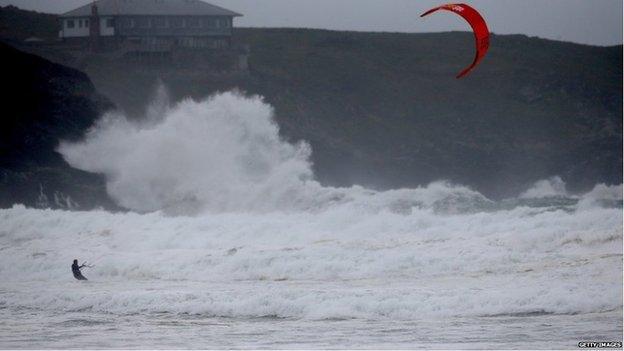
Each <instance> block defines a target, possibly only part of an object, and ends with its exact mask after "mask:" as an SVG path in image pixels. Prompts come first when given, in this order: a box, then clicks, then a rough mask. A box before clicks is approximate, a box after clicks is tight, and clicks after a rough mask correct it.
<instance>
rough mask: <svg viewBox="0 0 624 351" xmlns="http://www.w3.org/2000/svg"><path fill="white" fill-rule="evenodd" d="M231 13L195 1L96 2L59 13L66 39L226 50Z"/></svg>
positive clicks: (230, 33) (113, 0)
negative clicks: (223, 48) (221, 48)
mask: <svg viewBox="0 0 624 351" xmlns="http://www.w3.org/2000/svg"><path fill="white" fill-rule="evenodd" d="M238 16H242V15H241V14H238V13H236V12H233V11H230V10H227V9H224V8H221V7H218V6H215V5H211V4H208V3H205V2H203V1H200V0H97V1H94V2H93V3H91V4H88V5H85V6H82V7H79V8H77V9H75V10H72V11H69V12H67V13H64V14H62V15H61V22H62V29H61V31H60V33H59V36H60V37H61V38H62V39H64V40H67V41H76V40H78V41H80V40H83V41H84V40H90V41H91V42H92V43H97V42H115V43H119V42H124V41H127V42H132V43H141V44H146V45H151V46H170V45H179V46H183V47H207V48H219V47H224V46H228V45H229V43H230V40H231V36H232V28H233V19H234V17H238Z"/></svg>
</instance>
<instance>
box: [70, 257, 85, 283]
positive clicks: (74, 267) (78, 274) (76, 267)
mask: <svg viewBox="0 0 624 351" xmlns="http://www.w3.org/2000/svg"><path fill="white" fill-rule="evenodd" d="M86 266H87V265H86V264H82V265H80V266H79V265H78V260H74V264H72V273H74V278H76V279H78V280H88V279H87V278H85V277H84V275H82V272H80V268H82V267H86Z"/></svg>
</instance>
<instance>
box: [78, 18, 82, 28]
mask: <svg viewBox="0 0 624 351" xmlns="http://www.w3.org/2000/svg"><path fill="white" fill-rule="evenodd" d="M78 28H82V20H78Z"/></svg>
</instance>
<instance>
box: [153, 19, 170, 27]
mask: <svg viewBox="0 0 624 351" xmlns="http://www.w3.org/2000/svg"><path fill="white" fill-rule="evenodd" d="M152 25H153V26H154V28H167V19H166V18H164V17H156V18H152Z"/></svg>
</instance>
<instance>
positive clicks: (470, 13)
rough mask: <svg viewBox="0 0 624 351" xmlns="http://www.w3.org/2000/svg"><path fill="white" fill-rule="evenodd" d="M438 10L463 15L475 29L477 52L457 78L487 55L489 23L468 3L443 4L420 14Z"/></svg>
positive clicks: (425, 14) (424, 14)
mask: <svg viewBox="0 0 624 351" xmlns="http://www.w3.org/2000/svg"><path fill="white" fill-rule="evenodd" d="M438 10H446V11H451V12H454V13H456V14H458V15H460V16H462V17H463V18H464V19H465V20H466V21H468V23H469V24H470V26H471V27H472V30H473V31H474V35H475V40H476V44H477V53H476V56H475V59H474V61H473V62H472V64H471V65H470V66H468V67H466V68H465V69H464V70H463V71H461V73H459V75H458V76H457V78H458V79H459V78H461V77H464V76H465V75H467V74H468V73H470V71H472V69H473V68H475V67H476V66H477V65H478V64H479V62H481V60H483V58H484V57H485V54H486V53H487V51H488V49H489V48H490V31H489V29H488V26H487V23H485V20H484V19H483V17H482V16H481V14H479V12H477V10H475V9H473V8H472V7H470V6H468V5H466V4H447V5H442V6H439V7H436V8H434V9H431V10H429V11H427V12H425V13H423V14H422V15H420V17H425V16H427V15H429V14H431V13H433V12H436V11H438Z"/></svg>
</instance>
